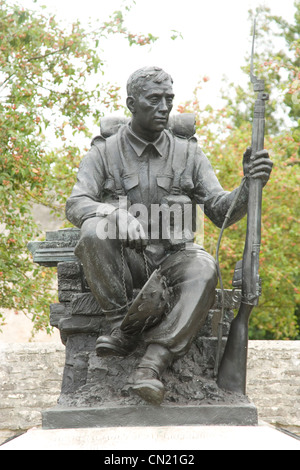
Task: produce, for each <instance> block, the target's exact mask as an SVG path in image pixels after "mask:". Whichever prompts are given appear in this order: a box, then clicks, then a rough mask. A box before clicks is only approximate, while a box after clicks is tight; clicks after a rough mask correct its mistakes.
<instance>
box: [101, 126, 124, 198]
mask: <svg viewBox="0 0 300 470" xmlns="http://www.w3.org/2000/svg"><path fill="white" fill-rule="evenodd" d="M119 133H120V131H119V132H118V133H117V134H114V135H112V136H110V137H109V138H108V139H106V149H105V150H106V156H107V164H108V168H109V169H110V170H111V173H112V175H113V177H114V180H115V185H116V193H117V194H123V193H124V191H123V187H122V183H121V177H120V163H121V150H120V135H119Z"/></svg>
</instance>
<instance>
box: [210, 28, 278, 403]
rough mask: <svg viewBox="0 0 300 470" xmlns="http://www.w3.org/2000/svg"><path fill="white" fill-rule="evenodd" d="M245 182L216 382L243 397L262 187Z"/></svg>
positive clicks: (255, 145) (260, 127)
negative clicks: (238, 292)
mask: <svg viewBox="0 0 300 470" xmlns="http://www.w3.org/2000/svg"><path fill="white" fill-rule="evenodd" d="M255 30H256V21H255V20H254V27H253V41H252V56H251V72H250V77H251V82H252V83H253V88H254V91H255V92H258V96H257V99H256V101H255V105H254V115H253V125H252V145H251V147H252V155H255V153H256V152H257V151H259V150H263V148H264V133H265V102H266V101H267V100H268V99H269V96H268V94H267V93H265V81H264V80H259V79H258V78H257V77H255V76H254V73H253V61H254V44H255ZM248 178H249V199H248V212H247V233H246V241H245V247H244V253H243V259H242V261H239V262H238V263H237V265H236V269H235V274H236V273H238V272H242V278H241V279H240V282H235V283H234V282H233V285H234V287H238V286H241V287H242V297H241V305H240V308H239V311H238V314H237V316H236V317H235V318H234V320H233V321H232V324H231V327H230V331H229V335H228V340H227V343H226V347H225V351H224V354H223V357H222V360H221V364H220V367H219V371H218V378H217V383H218V385H219V387H220V388H223V389H225V390H228V391H231V392H236V393H240V394H243V395H245V394H246V370H247V354H248V324H249V318H250V315H251V312H252V310H253V308H254V306H256V305H258V299H259V296H260V295H261V280H260V277H259V274H258V271H259V252H260V242H261V205H262V188H263V183H262V181H261V179H255V178H251V176H249V177H248ZM234 278H235V276H234Z"/></svg>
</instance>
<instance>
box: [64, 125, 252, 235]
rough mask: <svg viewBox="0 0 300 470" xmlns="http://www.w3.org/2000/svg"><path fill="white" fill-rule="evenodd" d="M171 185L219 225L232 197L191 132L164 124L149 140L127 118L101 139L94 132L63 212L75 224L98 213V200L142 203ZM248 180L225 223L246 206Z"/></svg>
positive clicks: (154, 198)
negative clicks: (183, 135)
mask: <svg viewBox="0 0 300 470" xmlns="http://www.w3.org/2000/svg"><path fill="white" fill-rule="evenodd" d="M174 191H176V192H177V193H181V194H183V195H186V196H188V197H189V198H190V199H191V201H192V202H193V203H196V204H200V205H202V207H203V208H204V212H205V214H206V215H207V216H208V217H209V219H210V220H211V221H212V222H213V223H214V224H215V225H217V226H218V227H221V226H222V224H223V221H224V218H225V216H226V213H227V211H228V209H229V207H230V204H231V202H232V200H233V198H234V195H235V191H237V189H235V190H234V191H232V192H228V191H225V190H224V189H223V188H222V186H221V185H220V183H219V181H218V179H217V177H216V174H215V172H214V170H213V168H212V166H211V164H210V162H209V160H208V159H207V157H206V156H205V154H204V153H203V152H202V150H201V149H200V147H199V146H198V143H197V140H196V138H195V137H192V138H190V139H186V138H181V137H178V136H176V135H174V134H173V133H172V132H171V131H169V130H164V131H163V132H162V133H161V135H160V137H159V138H158V139H157V140H156V141H155V142H151V143H150V142H146V141H143V140H142V139H140V138H139V137H138V136H136V135H135V134H134V133H133V132H132V130H131V127H130V123H129V124H126V125H123V126H122V127H121V128H120V129H119V130H118V132H117V134H114V135H112V136H110V137H108V138H107V139H104V138H103V137H101V136H99V137H96V138H95V139H94V140H93V141H92V145H91V149H90V151H89V152H88V153H87V155H86V156H85V157H84V158H83V159H82V161H81V163H80V166H79V170H78V175H77V182H76V184H75V185H74V188H73V191H72V194H71V196H70V197H69V198H68V200H67V203H66V216H67V218H68V220H69V221H70V222H71V223H73V224H74V225H75V226H77V227H81V225H82V224H83V222H84V221H85V220H86V219H88V218H91V217H96V216H97V215H99V214H101V208H102V207H103V205H106V207H107V205H110V204H112V205H115V202H116V201H117V200H118V198H119V196H121V195H123V196H127V198H128V200H129V202H130V203H131V204H136V203H142V204H144V205H145V206H146V207H147V208H148V209H150V206H151V204H160V203H161V201H162V199H163V198H164V197H165V196H167V195H169V194H171V193H172V192H174ZM247 199H248V186H247V184H246V185H244V187H243V189H242V191H241V194H240V197H239V200H238V201H237V203H236V206H235V209H234V211H233V213H232V215H231V218H230V220H229V223H228V225H230V224H232V223H234V222H236V221H238V220H239V219H241V218H242V217H243V216H244V215H245V213H246V211H247Z"/></svg>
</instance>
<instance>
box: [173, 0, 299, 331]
mask: <svg viewBox="0 0 300 470" xmlns="http://www.w3.org/2000/svg"><path fill="white" fill-rule="evenodd" d="M256 15H257V16H258V20H259V23H258V32H259V38H258V41H259V42H258V47H257V50H259V51H260V54H259V55H257V60H256V71H255V74H256V75H257V76H258V77H259V78H265V80H266V86H267V88H268V90H269V92H270V101H269V102H268V103H267V116H266V118H267V126H266V130H267V132H266V138H265V147H266V148H267V149H269V150H270V153H271V158H272V160H273V161H274V168H273V173H272V176H271V180H270V181H269V183H268V185H267V187H266V188H265V190H264V195H263V216H262V248H261V257H260V275H261V277H262V282H263V284H262V297H261V298H260V303H259V306H258V307H256V308H255V309H254V311H253V313H252V316H251V320H250V337H251V338H253V339H296V338H299V336H298V335H299V326H300V316H299V293H300V292H299V243H298V223H299V196H300V195H299V162H300V159H299V157H300V146H299V142H300V119H299V115H300V114H299V106H300V99H299V98H300V95H299V91H300V87H299V85H300V75H299V65H300V39H299V38H300V34H299V33H300V3H299V2H295V23H294V24H288V23H287V22H286V21H284V20H283V19H282V18H278V17H275V16H272V15H271V13H270V10H269V9H268V8H259V9H257V11H256ZM250 17H251V19H252V17H253V13H252V12H251V15H250ZM275 34H276V37H277V36H279V38H280V39H281V40H283V43H284V44H283V45H284V46H285V47H284V48H283V49H282V50H280V51H278V50H277V49H275V48H274V46H272V44H274V42H275V40H274V37H275ZM267 37H268V38H269V40H268V47H267V50H266V51H265V52H261V51H264V47H265V45H266V43H267V39H266V38H267ZM249 64H250V60H249V57H247V66H245V67H243V70H244V71H245V72H246V73H247V74H248V76H249V72H250V65H249ZM205 81H207V78H205V77H204V79H203V80H202V82H201V83H200V84H199V87H198V88H197V90H196V91H195V99H194V101H193V102H192V101H191V102H189V103H186V105H185V106H182V107H181V108H180V111H181V112H184V111H185V112H186V111H188V112H195V114H196V117H197V132H198V136H199V140H200V142H201V143H202V145H203V149H204V150H205V152H206V153H207V155H208V157H209V158H210V160H211V162H212V164H213V166H214V168H215V169H216V170H217V172H218V177H219V179H220V181H221V182H222V184H223V186H224V187H225V188H226V189H228V190H231V189H233V188H234V187H236V186H237V185H238V184H239V182H240V180H241V178H242V165H241V161H242V155H243V152H244V151H245V149H246V147H248V146H249V144H250V143H251V121H252V111H253V104H254V100H255V94H254V93H253V89H252V86H251V84H250V86H249V88H248V89H246V90H244V89H243V88H242V87H240V86H237V85H234V84H231V85H229V86H228V88H227V89H225V91H223V98H224V103H225V105H224V108H223V109H220V110H213V109H212V108H211V107H209V106H206V107H205V108H204V109H203V108H201V89H202V87H204V86H205ZM279 98H280V99H279ZM287 115H289V118H290V119H289V120H288V122H287V120H286V116H287ZM238 169H239V170H238ZM218 234H219V231H218V230H217V229H216V228H215V227H214V226H213V225H212V224H211V223H210V222H209V221H208V220H206V223H205V248H206V249H208V250H209V251H210V252H211V253H212V254H214V251H215V247H216V243H217V239H218ZM245 234H246V219H244V220H242V221H241V222H239V223H238V224H234V225H233V226H232V227H230V228H228V229H227V230H226V231H225V234H224V236H223V239H222V245H221V250H220V259H221V268H222V272H223V277H224V284H225V286H226V287H228V288H230V286H231V280H232V275H233V270H234V266H235V263H236V262H237V261H238V260H240V259H242V255H243V248H244V240H245Z"/></svg>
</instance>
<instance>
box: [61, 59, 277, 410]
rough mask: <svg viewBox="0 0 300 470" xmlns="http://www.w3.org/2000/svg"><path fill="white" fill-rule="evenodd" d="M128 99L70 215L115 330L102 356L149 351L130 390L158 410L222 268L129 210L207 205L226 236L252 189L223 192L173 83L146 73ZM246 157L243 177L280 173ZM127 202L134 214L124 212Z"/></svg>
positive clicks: (135, 78) (79, 252) (89, 163)
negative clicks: (178, 115) (106, 227)
mask: <svg viewBox="0 0 300 470" xmlns="http://www.w3.org/2000/svg"><path fill="white" fill-rule="evenodd" d="M127 90H128V98H127V106H128V108H129V110H130V112H131V114H132V117H131V119H130V120H129V122H127V121H126V120H123V122H117V123H116V122H114V125H113V126H112V127H113V131H111V132H108V136H106V137H105V138H104V137H103V135H102V136H100V137H98V138H96V139H94V141H93V143H92V147H91V150H90V151H89V152H88V154H87V155H86V157H85V158H84V159H83V160H82V162H81V165H80V168H79V171H78V180H77V183H76V184H75V186H74V189H73V191H72V194H71V196H70V198H69V199H68V200H67V205H66V214H67V217H68V219H69V220H70V221H71V222H72V223H73V224H74V225H75V226H77V227H80V229H81V235H80V240H79V242H78V244H77V246H76V249H75V254H76V256H77V257H78V258H79V259H80V260H81V263H82V266H83V269H84V273H85V276H86V279H87V282H88V284H89V287H90V289H91V291H92V293H93V295H94V297H95V299H96V300H97V302H98V303H99V305H100V307H101V309H102V312H104V313H105V315H106V319H107V321H108V322H109V323H110V325H111V333H110V334H109V335H101V336H100V337H99V338H98V340H97V343H96V351H97V354H98V355H99V356H114V355H116V356H126V355H129V354H131V353H132V352H134V351H135V349H136V348H137V346H138V344H139V343H140V342H141V341H142V342H143V343H144V344H146V346H147V347H146V350H145V354H144V355H143V357H141V360H140V363H139V365H138V367H137V368H136V370H135V371H134V373H133V374H132V376H131V377H129V378H128V388H129V389H130V390H133V391H134V392H135V393H137V394H138V395H139V396H140V397H142V398H143V399H144V400H146V401H147V402H149V403H151V404H156V405H158V404H160V403H162V401H163V398H164V386H163V383H162V381H161V377H162V375H163V374H164V371H165V370H166V368H167V367H168V366H169V365H170V364H171V363H173V361H174V360H175V359H178V358H180V357H182V356H184V355H185V354H186V353H187V352H188V351H189V348H190V347H191V345H192V343H193V340H194V339H195V337H196V335H197V333H198V331H199V330H200V328H201V326H202V325H203V324H204V322H205V319H206V317H207V314H208V311H209V309H210V308H211V306H212V305H213V303H214V299H215V288H216V285H217V281H218V275H217V268H216V262H215V260H214V258H213V257H212V256H210V255H209V254H208V253H207V252H206V251H205V250H204V249H203V248H202V247H201V246H198V245H196V244H194V243H193V233H192V231H184V233H183V234H181V236H180V237H179V238H178V239H176V237H174V236H170V238H166V237H162V236H158V237H157V236H154V237H152V233H153V230H152V231H151V228H152V229H153V228H154V229H155V230H154V233H155V234H156V235H157V233H160V228H159V227H151V217H150V218H149V219H148V220H147V221H145V220H144V222H147V223H148V226H147V227H146V225H147V224H145V223H141V222H140V221H139V220H138V218H136V217H134V216H133V215H132V213H130V210H129V208H130V207H132V206H133V205H135V204H143V205H144V207H145V208H146V209H147V211H148V214H150V213H151V206H152V205H155V204H156V205H157V204H158V205H165V206H168V205H171V204H173V203H174V201H176V204H178V205H179V206H180V207H182V208H183V210H190V208H191V207H192V208H194V207H195V205H196V204H201V205H203V207H204V212H205V214H206V215H207V216H208V217H209V218H210V219H211V220H212V222H213V223H215V224H216V225H217V226H218V227H222V224H223V222H224V220H225V217H226V214H228V210H229V208H230V207H231V206H232V202H233V201H235V204H234V208H233V209H232V211H231V214H230V217H229V218H228V220H227V221H226V225H227V226H228V225H230V224H233V223H235V222H237V221H238V220H240V219H241V218H242V217H243V216H244V215H245V214H246V212H247V207H248V196H249V184H248V180H247V179H246V182H245V184H243V186H242V187H240V188H236V189H235V190H233V191H232V192H227V191H225V190H224V189H223V188H222V186H221V185H220V183H219V181H218V179H217V177H216V175H215V173H214V171H213V168H212V166H211V164H210V163H209V161H208V159H207V158H206V156H205V155H204V153H203V152H202V150H201V149H200V148H199V146H198V143H197V140H196V139H195V137H194V136H193V132H190V131H189V126H184V125H183V129H182V132H177V133H175V132H173V131H172V126H170V122H169V117H170V112H171V110H172V106H173V99H174V92H173V81H172V79H171V77H170V76H169V75H168V74H167V73H166V72H164V71H163V70H162V69H160V68H158V67H145V68H143V69H140V70H138V71H136V72H134V73H133V74H132V75H131V77H130V78H129V81H128V85H127ZM180 122H181V124H182V122H183V121H180ZM175 127H176V126H175ZM179 127H180V126H179ZM177 129H178V126H177ZM255 150H256V149H255ZM259 150H260V149H259ZM248 157H249V152H246V153H245V155H244V172H245V175H246V176H247V175H248V174H250V172H251V176H252V177H253V178H257V179H258V180H259V182H260V184H261V185H265V184H266V183H267V181H268V179H269V175H270V172H271V168H272V163H271V162H270V160H269V156H268V152H267V151H265V150H260V151H258V152H256V151H255V152H252V158H251V160H250V161H249V158H248ZM237 194H238V198H236V196H237ZM124 197H126V201H127V206H126V207H124V206H122V208H120V198H124ZM105 223H109V224H114V223H115V224H116V226H117V227H118V233H117V236H116V237H115V238H114V237H112V238H109V237H108V238H104V237H101V236H99V233H100V231H99V227H100V228H102V227H103V224H105ZM145 228H148V230H145ZM173 229H174V227H173ZM101 233H102V234H103V232H101ZM120 235H121V236H120ZM173 235H174V234H173ZM136 290H138V291H139V294H138V296H137V297H135V292H136ZM152 294H153V295H152ZM139 313H140V315H139Z"/></svg>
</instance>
